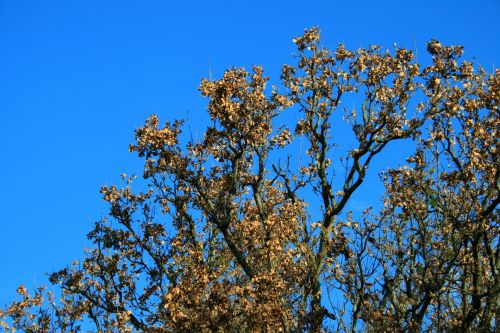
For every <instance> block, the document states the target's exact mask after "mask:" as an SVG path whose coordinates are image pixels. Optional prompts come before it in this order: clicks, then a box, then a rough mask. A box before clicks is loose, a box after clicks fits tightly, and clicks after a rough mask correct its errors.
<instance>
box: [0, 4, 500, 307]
mask: <svg viewBox="0 0 500 333" xmlns="http://www.w3.org/2000/svg"><path fill="white" fill-rule="evenodd" d="M315 25H317V26H319V27H320V29H321V30H322V33H323V39H324V43H325V45H327V46H330V47H335V46H336V45H337V44H338V43H339V42H344V43H345V44H346V46H347V47H348V48H358V47H364V46H367V45H369V44H381V45H384V46H386V47H392V46H393V43H394V42H396V43H397V44H398V45H399V46H402V47H410V48H415V47H417V49H418V50H419V53H421V54H423V53H424V50H425V44H426V42H427V41H429V40H430V39H431V38H436V39H439V40H440V41H442V42H443V43H445V44H462V45H464V46H465V58H468V59H471V58H473V57H475V58H476V61H477V62H478V63H480V64H482V65H483V66H484V67H485V68H486V69H488V70H490V71H491V69H492V68H493V67H499V64H500V43H499V42H500V40H499V36H500V2H499V1H498V0H491V1H486V0H484V1H483V0H477V1H458V0H455V1H451V0H446V1H438V0H434V1H382V0H381V1H352V2H351V1H334V0H330V1H326V0H325V1H312V0H309V1H307V3H306V1H272V0H267V1H226V2H222V1H190V2H188V1H185V2H181V1H175V2H174V1H124V0H122V1H106V0H100V1H92V0H86V1H76V0H75V1H50V0H46V1H36V0H32V1H25V0H0V115H1V118H0V158H1V163H0V176H1V177H2V181H1V183H2V184H3V186H2V187H3V190H2V191H1V192H0V208H1V211H2V212H1V214H0V226H1V230H2V231H1V232H0V267H1V271H0V272H1V273H0V286H1V292H0V306H2V305H4V304H5V303H7V302H8V301H9V300H12V298H13V296H14V291H15V289H16V287H17V285H18V284H20V283H24V284H25V285H26V286H28V287H33V286H34V285H40V284H43V283H46V277H45V273H46V272H51V271H54V270H56V269H59V268H62V267H64V266H65V265H66V264H67V263H69V262H71V261H72V260H73V259H77V258H80V257H81V256H82V254H83V248H84V247H85V246H87V245H88V244H87V242H86V238H85V234H86V232H87V231H88V230H90V228H91V226H92V223H93V221H95V220H98V219H99V218H100V216H101V215H102V214H104V213H105V212H106V206H105V205H104V204H103V203H102V201H101V199H100V194H99V188H100V186H101V185H103V184H112V183H119V182H120V180H119V179H120V174H121V173H122V172H126V173H128V174H132V173H137V174H139V175H140V174H141V168H142V163H141V161H140V160H138V159H137V158H136V157H135V156H134V155H132V154H130V153H128V152H127V147H128V144H129V143H131V142H132V140H133V134H134V133H133V131H134V129H135V128H137V127H139V126H140V125H141V124H142V123H143V121H144V119H146V118H147V116H148V115H149V114H152V113H156V114H158V115H159V116H160V118H161V119H162V120H171V119H173V118H180V117H185V116H186V111H189V115H190V121H191V122H192V126H194V127H199V128H202V127H203V124H204V120H205V119H206V118H204V115H203V112H204V109H205V105H206V102H207V101H206V100H204V99H203V98H201V97H200V96H199V94H198V91H197V88H198V84H199V81H200V79H201V78H203V77H207V76H208V75H209V72H210V71H211V72H212V73H213V76H214V77H215V78H216V77H219V76H220V75H221V74H222V73H223V70H224V69H225V68H227V67H229V66H245V67H248V66H250V65H251V64H260V65H263V66H264V70H265V71H266V73H267V74H269V75H271V76H273V77H274V78H277V77H278V75H279V74H278V73H279V71H280V68H281V65H282V64H283V63H292V62H293V60H292V57H291V53H292V52H293V50H294V48H293V44H292V42H291V40H292V38H293V37H294V36H297V35H300V34H301V33H302V32H303V30H304V28H306V27H312V26H315ZM274 82H277V81H276V80H275V81H274ZM367 189H368V190H369V189H370V188H367ZM365 192H367V193H369V192H370V191H365ZM361 200H362V199H361ZM358 204H359V202H358ZM361 205H362V203H361Z"/></svg>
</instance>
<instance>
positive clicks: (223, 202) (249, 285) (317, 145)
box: [0, 28, 500, 332]
mask: <svg viewBox="0 0 500 333" xmlns="http://www.w3.org/2000/svg"><path fill="white" fill-rule="evenodd" d="M294 43H295V44H296V46H297V54H296V55H295V58H296V60H297V63H298V64H297V65H296V66H290V65H285V66H283V70H282V75H281V84H282V88H281V89H282V90H283V92H282V93H280V92H279V90H278V88H276V87H273V89H272V91H269V90H267V89H266V84H267V82H268V78H267V77H265V76H264V75H263V70H262V68H261V67H253V69H252V71H251V72H247V71H245V70H244V69H237V68H232V69H229V70H227V71H226V72H225V73H224V75H223V77H222V78H221V79H220V80H214V81H211V80H203V81H202V83H201V86H200V92H201V94H202V95H203V96H206V97H208V99H209V103H208V113H209V115H210V118H211V120H212V122H213V124H212V125H211V126H209V127H208V128H207V129H206V131H205V133H204V136H203V138H202V139H201V140H198V141H196V140H194V139H191V140H189V139H187V140H184V139H183V138H184V136H183V135H184V134H183V132H182V131H183V129H185V127H184V126H183V122H182V121H176V122H174V123H168V122H167V123H166V124H165V125H163V126H162V125H160V121H159V119H158V117H157V116H154V115H153V116H151V117H150V118H149V119H148V120H147V121H146V123H145V125H144V126H143V127H142V128H139V129H138V130H136V142H135V143H134V144H132V145H131V146H130V151H132V152H136V153H137V154H138V155H139V156H140V157H141V158H143V159H144V160H145V167H144V178H145V179H146V182H147V190H146V191H145V192H134V191H133V190H132V182H133V177H127V176H125V175H124V180H125V181H126V184H125V186H124V187H122V188H120V187H115V186H110V187H103V188H102V190H101V192H102V194H103V198H104V200H105V201H107V202H108V203H109V207H110V211H109V217H108V218H103V219H102V220H101V221H99V222H97V223H95V226H94V228H93V230H92V231H91V232H90V233H89V234H88V238H89V239H90V240H91V241H92V242H93V244H94V245H93V248H92V249H91V250H89V251H88V254H87V256H86V257H85V259H83V260H82V261H81V262H75V263H73V265H71V266H69V267H68V268H65V269H62V270H60V271H58V272H55V273H53V274H51V276H50V281H51V282H52V283H53V284H55V285H58V286H60V288H61V292H60V300H59V301H57V302H56V301H54V297H52V296H50V294H47V293H46V292H45V291H44V290H43V289H39V290H37V291H36V292H35V294H34V295H33V296H30V295H29V294H28V292H27V291H26V289H25V288H24V287H20V289H19V293H20V295H21V298H22V299H21V301H18V302H14V303H12V304H11V305H10V306H7V307H6V308H5V309H4V310H3V311H2V312H1V313H0V315H1V317H3V318H4V320H3V321H2V325H3V326H4V328H5V329H6V330H9V329H12V330H14V329H21V330H24V331H26V332H39V331H57V332H69V331H79V330H84V329H86V327H88V326H89V325H93V327H94V328H93V330H97V331H110V332H113V331H117V332H118V331H119V332H125V331H136V330H139V331H143V330H148V331H154V330H156V331H165V332H170V331H228V332H233V331H234V332H236V331H238V332H240V331H283V332H285V331H286V332H288V331H311V332H317V331H322V330H324V331H341V332H353V331H358V330H361V331H370V332H382V331H390V332H392V331H439V332H441V331H453V330H456V331H476V330H480V331H493V330H495V329H498V322H499V315H500V312H499V311H500V275H499V274H500V250H499V234H498V226H499V225H498V223H499V217H498V209H497V205H498V203H499V201H500V195H499V193H500V183H499V164H500V158H499V151H498V136H499V133H498V129H499V128H500V126H499V125H500V124H499V99H500V70H496V71H495V72H494V73H493V74H488V73H487V72H486V71H485V70H484V69H482V68H480V67H474V66H473V64H472V63H470V62H467V61H461V60H460V57H461V54H462V51H463V50H462V47H459V46H451V47H450V46H444V45H442V44H441V43H439V42H438V41H435V40H433V41H431V42H430V43H429V44H428V48H427V51H428V53H429V54H430V56H431V58H432V61H431V62H430V64H429V65H427V66H421V65H419V64H418V63H417V62H416V60H415V56H414V53H413V52H412V51H411V50H407V49H402V48H396V49H395V51H394V52H392V53H391V52H389V51H385V50H382V49H381V48H379V47H376V46H372V47H369V48H366V49H359V50H357V51H349V50H347V49H346V48H345V47H344V45H342V44H341V45H339V46H338V47H337V48H336V50H334V51H330V50H328V49H326V48H324V47H322V46H321V45H320V36H319V31H318V29H317V28H313V29H310V30H306V31H305V33H304V35H303V36H300V37H297V38H295V39H294ZM343 100H345V101H353V105H357V107H355V108H351V109H347V108H342V107H340V104H341V101H343ZM294 112H295V113H294ZM294 114H295V115H298V116H294ZM339 115H340V116H341V117H342V118H343V119H344V120H345V123H344V124H343V125H342V124H341V122H342V121H341V118H340V117H339ZM280 122H283V123H284V125H282V126H279V123H280ZM346 125H347V126H348V128H349V129H350V130H351V131H352V138H353V140H352V141H350V142H349V144H346V145H340V144H338V143H339V142H341V141H342V137H339V136H345V133H343V132H342V130H341V128H342V126H346ZM287 126H288V127H287ZM397 140H406V142H407V147H408V149H410V150H412V152H411V153H410V154H409V156H408V158H407V163H406V165H402V166H400V167H397V168H392V169H387V170H385V171H383V172H382V174H381V175H382V180H383V182H384V184H385V189H386V191H385V194H384V197H383V199H382V202H381V203H380V204H378V205H377V203H376V202H374V206H376V207H379V208H377V209H374V208H371V207H365V208H366V209H365V210H364V211H363V213H362V214H361V213H359V214H356V212H349V211H348V210H347V205H348V203H349V202H350V201H351V200H352V197H353V194H354V193H355V192H356V191H357V190H358V189H359V188H360V186H361V184H362V183H363V182H364V181H365V180H366V177H367V176H368V169H369V166H370V165H371V164H373V163H372V161H373V160H376V159H377V157H378V155H379V154H381V153H382V152H383V151H385V150H387V149H390V147H391V145H393V141H397ZM183 142H185V143H183ZM299 142H301V145H302V146H303V148H304V149H303V150H302V148H301V147H302V146H301V147H299ZM343 142H345V140H344V141H343ZM297 152H298V153H297ZM303 152H304V153H303ZM332 156H336V159H337V157H338V161H337V160H335V161H334V162H332V160H331V158H332ZM385 156H389V155H385ZM374 199H375V198H374ZM358 215H359V216H358ZM47 297H49V298H47Z"/></svg>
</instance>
